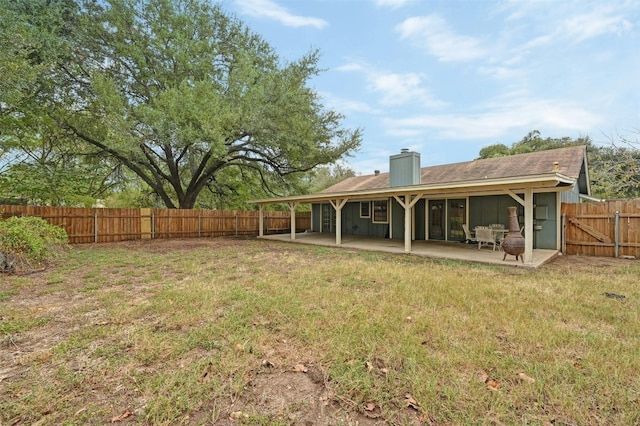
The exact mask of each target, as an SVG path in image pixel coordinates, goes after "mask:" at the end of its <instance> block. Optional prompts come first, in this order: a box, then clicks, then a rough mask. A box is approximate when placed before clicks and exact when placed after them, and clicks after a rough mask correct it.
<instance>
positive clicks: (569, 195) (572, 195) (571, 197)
mask: <svg viewBox="0 0 640 426" xmlns="http://www.w3.org/2000/svg"><path fill="white" fill-rule="evenodd" d="M560 199H561V200H562V202H563V203H580V202H582V200H581V199H580V191H579V190H578V185H574V186H573V189H572V190H571V191H563V192H561V193H560Z"/></svg>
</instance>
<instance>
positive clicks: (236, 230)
mask: <svg viewBox="0 0 640 426" xmlns="http://www.w3.org/2000/svg"><path fill="white" fill-rule="evenodd" d="M237 236H238V214H237V213H236V237H237Z"/></svg>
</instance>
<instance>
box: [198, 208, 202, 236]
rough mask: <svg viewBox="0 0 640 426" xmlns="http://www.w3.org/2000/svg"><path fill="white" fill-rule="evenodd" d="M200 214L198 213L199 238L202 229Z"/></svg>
mask: <svg viewBox="0 0 640 426" xmlns="http://www.w3.org/2000/svg"><path fill="white" fill-rule="evenodd" d="M201 216H202V215H201V214H200V213H198V238H200V236H201V232H200V230H201V229H202V226H201V225H202V217H201Z"/></svg>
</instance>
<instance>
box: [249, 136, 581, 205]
mask: <svg viewBox="0 0 640 426" xmlns="http://www.w3.org/2000/svg"><path fill="white" fill-rule="evenodd" d="M586 153H587V151H586V147H585V146H573V147H567V148H559V149H553V150H547V151H538V152H532V153H527V154H517V155H510V156H505V157H496V158H488V159H483V160H473V161H466V162H462V163H454V164H446V165H442V166H431V167H424V168H421V169H420V172H421V173H420V179H421V183H420V184H417V185H407V186H402V187H393V188H391V187H389V173H380V174H373V175H365V176H355V177H350V178H347V179H345V180H343V181H342V182H339V183H337V184H335V185H333V186H331V187H329V188H327V189H325V190H324V191H322V192H319V193H316V194H310V195H293V196H286V197H276V198H266V199H261V200H252V201H250V202H252V203H258V204H269V203H285V202H287V203H297V202H319V201H322V202H324V201H327V200H333V199H363V198H366V197H371V196H375V197H385V196H397V195H400V196H401V195H408V194H414V195H416V194H427V193H429V194H443V193H453V192H457V193H460V191H467V192H468V193H474V194H489V193H492V191H493V192H494V193H495V191H500V192H504V191H505V189H508V190H511V191H514V190H518V189H521V188H525V187H529V188H533V187H536V188H539V189H543V188H546V189H551V188H556V190H567V189H570V188H571V187H572V186H573V185H575V184H576V183H577V184H578V189H579V192H580V193H583V194H587V195H588V194H590V190H589V183H588V174H587V163H586V161H587V154H586ZM556 163H557V165H556Z"/></svg>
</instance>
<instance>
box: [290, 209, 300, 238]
mask: <svg viewBox="0 0 640 426" xmlns="http://www.w3.org/2000/svg"><path fill="white" fill-rule="evenodd" d="M288 204H289V211H291V239H292V240H295V239H296V208H298V203H294V202H291V203H288Z"/></svg>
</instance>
